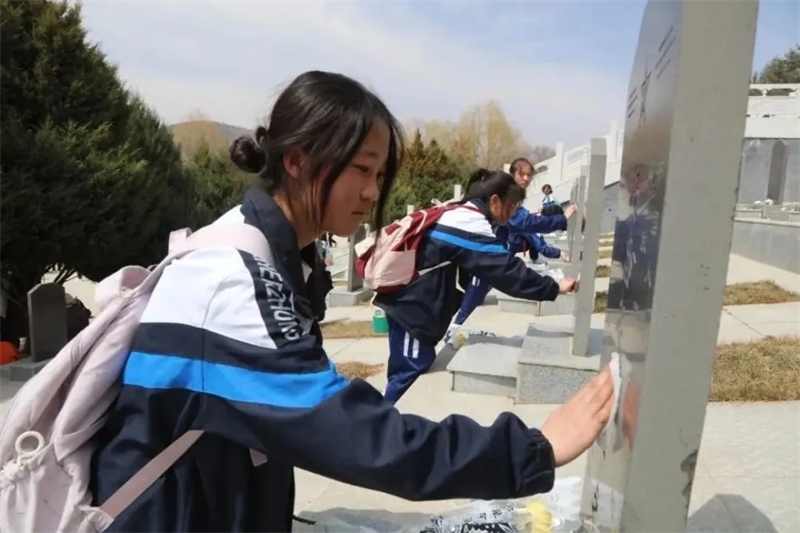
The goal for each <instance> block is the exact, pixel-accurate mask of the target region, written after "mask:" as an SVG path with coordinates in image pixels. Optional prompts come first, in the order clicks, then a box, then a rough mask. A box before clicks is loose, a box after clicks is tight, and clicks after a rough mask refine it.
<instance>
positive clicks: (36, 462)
mask: <svg viewBox="0 0 800 533" xmlns="http://www.w3.org/2000/svg"><path fill="white" fill-rule="evenodd" d="M189 235H190V232H189V231H187V230H179V231H177V232H173V234H172V235H171V236H170V254H169V256H168V257H167V258H166V259H164V260H163V261H162V262H161V263H160V264H159V265H158V266H156V267H155V269H154V270H152V271H150V270H148V269H145V268H142V267H139V266H128V267H125V268H122V269H120V270H119V271H118V272H116V273H115V274H113V275H112V276H109V277H108V278H106V279H105V280H103V281H102V282H101V283H100V284H99V285H98V286H97V291H96V299H97V303H98V306H99V308H100V312H99V314H98V316H97V318H95V319H94V320H93V321H92V323H91V324H90V325H89V326H88V327H87V328H86V329H84V330H83V331H81V333H79V334H78V335H77V336H76V337H75V338H74V339H72V341H70V342H69V344H67V345H66V346H65V347H64V348H63V349H62V350H61V351H60V352H59V353H58V355H56V356H55V357H54V358H53V360H52V361H51V362H50V363H49V364H47V365H46V366H45V367H44V368H43V369H42V370H41V372H39V373H38V374H36V375H35V376H34V377H32V378H31V379H30V380H29V381H28V382H27V383H26V384H25V385H24V386H23V387H22V389H21V390H20V391H19V393H17V395H16V397H15V398H14V399H13V401H12V403H11V407H10V409H9V411H8V415H7V416H6V419H5V421H4V423H3V427H2V429H1V430H0V465H2V470H0V531H2V532H33V531H48V532H53V531H58V532H65V533H66V532H69V533H73V532H81V533H83V532H89V531H93V532H99V531H103V530H104V529H106V528H107V527H108V526H109V525H110V524H111V523H112V522H113V521H114V519H115V518H116V517H117V516H118V515H119V513H120V512H122V511H123V510H124V509H125V508H126V507H127V506H128V505H130V504H131V503H132V502H133V501H134V500H136V498H137V497H139V496H140V495H141V494H142V493H143V492H144V491H145V490H146V489H147V488H148V487H149V486H150V485H152V484H153V483H154V482H155V481H156V480H157V479H158V478H159V477H160V476H161V475H162V474H164V472H166V471H167V470H168V469H169V468H170V467H171V466H172V465H173V464H174V463H175V462H176V461H177V460H178V459H180V458H181V456H182V455H183V454H184V453H185V452H186V451H187V450H188V449H189V448H190V447H191V446H192V445H193V444H194V443H195V442H196V441H197V439H199V438H200V436H201V435H202V433H203V432H202V431H200V430H191V431H187V432H186V433H184V434H183V435H182V436H181V437H179V438H178V439H177V440H176V441H175V442H173V443H172V444H171V445H170V446H168V447H167V448H166V449H165V450H164V451H162V452H161V453H160V454H159V455H157V456H156V457H155V458H153V459H152V460H151V461H150V462H149V463H148V464H147V465H146V466H145V467H144V468H142V469H141V470H140V471H139V472H137V473H136V474H135V475H134V476H133V477H132V478H131V479H130V480H128V482H127V483H125V484H124V485H123V486H122V487H121V488H120V489H119V490H118V491H117V492H116V493H115V494H113V495H112V496H111V498H109V500H108V501H107V502H105V503H104V504H103V505H102V506H101V507H99V508H98V507H92V506H91V503H92V495H91V494H90V493H89V488H88V485H89V477H90V471H89V469H90V460H91V457H92V453H93V452H94V445H93V443H92V437H94V435H95V434H96V433H97V432H98V431H99V430H100V429H101V428H102V427H103V425H104V424H105V422H106V417H107V413H108V410H109V408H110V407H111V405H112V404H113V403H114V400H115V399H116V397H117V395H118V394H119V388H120V379H119V378H120V375H121V373H122V370H123V367H124V365H125V361H126V359H127V357H128V352H129V350H130V345H131V341H132V339H133V336H134V333H135V332H136V329H137V327H138V325H139V320H140V319H141V316H142V313H143V312H144V309H145V307H146V306H147V302H148V301H149V300H150V295H151V293H152V291H153V288H154V287H155V285H156V283H158V280H159V278H160V277H161V273H162V272H163V271H164V269H165V268H166V267H167V266H168V265H169V264H170V263H171V262H172V261H173V260H175V259H178V258H180V257H182V256H183V255H186V254H187V253H189V252H190V251H192V250H197V249H199V248H207V247H215V246H224V247H229V246H232V247H234V248H237V249H239V250H243V251H246V252H249V253H252V254H253V255H255V256H256V257H259V258H261V259H267V258H268V257H269V256H270V251H269V245H268V243H267V241H266V239H265V238H264V236H263V235H262V234H261V232H260V231H259V230H257V229H256V228H254V227H252V226H248V225H245V224H224V225H223V224H219V225H217V224H214V225H211V226H207V227H205V228H203V229H201V230H199V231H198V232H197V233H195V234H193V235H191V236H189ZM251 455H252V457H253V461H254V464H259V463H261V462H263V461H265V460H266V458H264V457H263V456H261V455H260V454H258V453H257V452H252V451H251Z"/></svg>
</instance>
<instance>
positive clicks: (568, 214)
mask: <svg viewBox="0 0 800 533" xmlns="http://www.w3.org/2000/svg"><path fill="white" fill-rule="evenodd" d="M577 210H578V208H577V206H575V205H568V206H567V208H566V209H564V216H565V217H567V218H569V217H571V216H572V215H574V214H575V211H577Z"/></svg>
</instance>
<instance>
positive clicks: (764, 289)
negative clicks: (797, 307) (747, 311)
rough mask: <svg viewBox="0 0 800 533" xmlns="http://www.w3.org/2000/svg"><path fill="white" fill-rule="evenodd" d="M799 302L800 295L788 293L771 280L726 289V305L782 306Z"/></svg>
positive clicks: (734, 285)
mask: <svg viewBox="0 0 800 533" xmlns="http://www.w3.org/2000/svg"><path fill="white" fill-rule="evenodd" d="M798 300H800V294H797V293H796V292H792V291H787V290H786V289H784V288H783V287H779V286H778V285H777V284H776V283H775V282H774V281H769V280H762V281H752V282H747V283H734V284H733V285H728V286H727V287H725V305H747V304H780V303H784V302H796V301H798Z"/></svg>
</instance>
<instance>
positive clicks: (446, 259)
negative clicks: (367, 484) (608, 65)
mask: <svg viewBox="0 0 800 533" xmlns="http://www.w3.org/2000/svg"><path fill="white" fill-rule="evenodd" d="M524 199H525V189H523V188H522V187H520V186H519V185H518V184H517V183H516V182H515V181H514V178H512V177H511V176H510V175H508V174H506V173H505V172H501V171H496V172H491V171H488V170H485V169H480V170H478V171H477V172H475V173H474V174H473V175H472V177H471V178H470V180H469V183H468V184H467V194H466V196H465V198H464V200H462V202H461V203H462V205H461V206H459V207H457V208H455V209H452V210H450V211H447V212H446V213H444V214H443V215H442V216H441V218H440V219H439V220H438V222H437V224H435V225H434V226H433V227H432V228H431V230H429V232H428V234H427V236H426V237H424V238H423V240H422V241H421V242H420V245H419V249H418V251H417V270H418V271H420V272H422V271H425V270H427V269H431V268H433V270H430V271H428V272H427V273H425V274H423V275H422V276H420V277H419V278H417V279H416V280H414V281H412V282H411V283H410V284H408V285H407V286H405V287H403V288H402V289H399V290H397V291H395V292H391V293H385V294H380V293H379V294H378V295H377V296H376V297H375V300H374V304H375V305H376V306H378V307H380V308H381V309H383V310H384V311H385V312H386V317H387V321H388V322H389V365H388V371H387V377H388V381H389V383H388V385H387V386H386V392H385V394H384V396H385V397H386V399H387V400H389V401H391V402H396V401H397V400H398V399H400V397H401V396H402V395H403V394H404V393H405V392H406V391H407V390H408V388H409V387H411V385H412V384H413V383H414V381H416V379H417V378H418V377H419V376H420V375H421V374H423V373H424V372H426V371H427V370H428V369H429V368H430V367H431V365H432V364H433V361H434V359H435V357H436V350H435V346H436V344H437V343H438V342H439V341H440V340H442V338H443V337H444V335H445V333H446V332H447V329H448V325H449V324H450V320H451V318H452V317H453V315H454V314H455V313H456V311H458V308H459V306H460V305H461V301H462V297H463V296H462V293H461V291H460V290H459V289H458V288H457V287H456V281H457V280H458V282H459V284H460V285H461V286H462V287H463V286H464V285H465V282H466V281H467V279H468V276H469V275H473V276H475V277H477V278H478V279H481V280H486V281H487V282H489V283H490V284H492V285H494V286H495V287H497V288H498V289H500V290H501V291H503V292H505V293H506V294H510V295H512V296H516V297H517V298H525V299H527V300H555V299H556V297H557V296H558V294H559V293H561V294H564V293H567V292H569V291H571V290H572V289H573V288H574V286H575V280H574V279H564V280H562V281H561V283H557V282H556V281H554V280H553V279H552V278H550V277H547V276H540V275H539V274H537V273H536V272H534V271H533V270H531V269H529V268H528V267H527V266H526V265H525V263H524V262H523V261H522V260H521V259H519V258H517V257H515V256H514V255H513V254H511V253H509V251H508V250H507V248H506V243H505V242H504V241H503V240H501V239H499V238H498V237H497V236H496V235H495V233H494V230H493V229H492V225H493V224H505V223H506V222H508V219H509V217H510V216H511V214H512V213H514V212H515V211H516V210H517V209H518V208H519V204H520V203H521V202H522V200H524ZM440 265H444V266H440ZM436 267H439V268H436Z"/></svg>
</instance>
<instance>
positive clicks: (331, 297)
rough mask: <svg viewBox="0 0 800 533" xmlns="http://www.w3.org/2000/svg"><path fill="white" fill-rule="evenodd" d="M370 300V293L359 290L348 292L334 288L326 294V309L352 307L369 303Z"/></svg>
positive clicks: (342, 288)
mask: <svg viewBox="0 0 800 533" xmlns="http://www.w3.org/2000/svg"><path fill="white" fill-rule="evenodd" d="M370 298H372V291H371V290H369V289H360V290H357V291H348V290H347V288H346V287H334V289H333V290H332V291H331V292H330V293H329V294H328V307H353V306H355V305H359V304H362V303H364V302H367V301H369V299H370Z"/></svg>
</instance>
